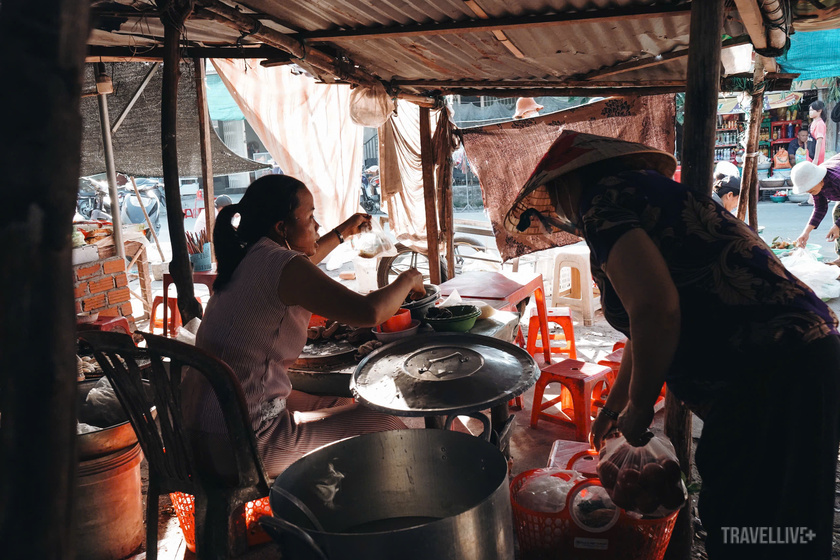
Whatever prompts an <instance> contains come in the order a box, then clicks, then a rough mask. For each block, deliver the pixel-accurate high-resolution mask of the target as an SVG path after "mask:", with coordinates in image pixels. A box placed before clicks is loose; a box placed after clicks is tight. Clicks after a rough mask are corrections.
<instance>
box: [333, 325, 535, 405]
mask: <svg viewBox="0 0 840 560" xmlns="http://www.w3.org/2000/svg"><path fill="white" fill-rule="evenodd" d="M539 372H540V370H539V367H538V366H537V363H536V362H535V361H534V359H533V358H532V357H531V356H530V355H528V353H527V352H525V350H523V349H522V348H520V347H518V346H516V345H514V344H511V343H509V342H505V341H503V340H498V339H495V338H490V337H487V336H480V335H475V334H464V333H436V334H428V335H422V336H414V337H411V338H405V339H402V340H398V341H395V342H392V343H390V344H386V345H385V346H383V347H381V348H379V349H378V350H375V351H374V352H372V353H370V354H369V355H368V356H367V357H366V358H364V359H363V360H362V361H361V363H360V364H359V366H358V367H357V368H356V371H355V373H354V374H353V379H352V381H351V382H350V389H351V390H352V391H353V395H354V396H355V397H356V398H357V399H359V400H360V401H361V402H363V403H364V404H365V405H367V406H369V407H370V408H373V409H375V410H380V411H382V412H388V413H390V414H396V415H398V416H434V415H445V414H461V413H466V412H472V411H475V410H484V409H487V408H491V407H493V406H496V405H497V404H501V403H504V402H507V401H509V400H510V399H512V398H513V397H515V396H516V395H519V394H521V393H523V392H524V391H526V390H527V389H528V388H529V387H531V386H532V385H533V384H534V383H535V382H536V380H537V376H538V375H539Z"/></svg>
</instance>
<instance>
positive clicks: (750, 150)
mask: <svg viewBox="0 0 840 560" xmlns="http://www.w3.org/2000/svg"><path fill="white" fill-rule="evenodd" d="M764 85H765V84H764V57H763V56H761V55H760V54H756V55H755V70H754V72H753V90H752V100H751V103H752V105H750V122H749V123H748V125H747V147H746V152H745V155H744V172H743V173H742V174H741V194H740V195H738V219H739V220H743V219H744V217H745V215H746V214H747V213H749V224H750V227H751V228H752V229H753V230H754V231H758V215H757V210H758V175H757V172H756V170H757V164H758V139H759V135H760V131H761V118H762V114H763V113H764Z"/></svg>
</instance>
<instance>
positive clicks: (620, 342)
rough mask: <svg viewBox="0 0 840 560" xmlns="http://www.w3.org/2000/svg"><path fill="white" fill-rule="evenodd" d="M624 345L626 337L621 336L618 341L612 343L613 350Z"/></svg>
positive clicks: (625, 344)
mask: <svg viewBox="0 0 840 560" xmlns="http://www.w3.org/2000/svg"><path fill="white" fill-rule="evenodd" d="M625 346H627V339H626V338H622V339H621V340H619V341H618V342H616V343H615V344H613V352H615V351H616V350H620V349H622V348H624V347H625Z"/></svg>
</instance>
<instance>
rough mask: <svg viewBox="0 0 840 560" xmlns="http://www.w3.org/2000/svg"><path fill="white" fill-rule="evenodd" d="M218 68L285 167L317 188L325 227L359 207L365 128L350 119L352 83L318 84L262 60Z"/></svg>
mask: <svg viewBox="0 0 840 560" xmlns="http://www.w3.org/2000/svg"><path fill="white" fill-rule="evenodd" d="M213 66H214V67H215V68H216V71H217V72H218V73H219V76H220V77H221V79H222V81H223V82H224V84H225V86H227V88H228V91H229V92H230V94H231V96H232V97H233V99H234V100H236V104H237V105H239V108H240V110H241V111H242V113H243V114H244V115H245V118H246V119H247V120H248V123H249V124H250V125H251V126H252V127H253V129H254V131H255V132H256V133H257V136H259V138H260V140H261V141H262V143H263V144H264V145H265V147H266V148H267V149H268V152H269V153H270V154H271V157H272V158H274V161H275V162H277V164H278V165H279V166H280V169H282V170H283V172H284V173H285V174H287V175H291V176H293V177H295V178H297V179H300V180H301V181H303V182H304V183H305V184H306V186H307V187H309V190H311V191H312V195H313V196H314V198H315V218H316V219H317V220H318V222H319V223H320V224H321V225H322V227H323V228H325V229H327V230H328V229H329V228H332V227H333V226H336V225H338V224H339V223H340V222H341V221H343V220H345V219H346V218H348V217H350V216H351V215H352V214H354V213H355V212H359V211H360V208H359V196H360V194H361V190H360V189H361V173H362V133H363V128H362V127H360V126H356V125H355V124H354V123H353V121H352V120H351V119H350V106H349V99H350V87H349V86H346V85H324V84H316V83H315V81H314V80H312V79H310V78H307V77H304V76H301V75H295V74H293V73H292V71H291V69H290V68H288V67H285V66H280V67H273V68H265V67H263V66H260V64H259V61H257V60H231V59H213Z"/></svg>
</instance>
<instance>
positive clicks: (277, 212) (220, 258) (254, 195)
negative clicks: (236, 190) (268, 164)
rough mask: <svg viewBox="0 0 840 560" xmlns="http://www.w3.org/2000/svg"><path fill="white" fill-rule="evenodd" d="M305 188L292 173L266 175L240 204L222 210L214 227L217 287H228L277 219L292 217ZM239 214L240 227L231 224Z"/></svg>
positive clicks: (253, 185) (258, 180)
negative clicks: (252, 250)
mask: <svg viewBox="0 0 840 560" xmlns="http://www.w3.org/2000/svg"><path fill="white" fill-rule="evenodd" d="M305 188H306V185H304V184H303V183H302V182H300V181H298V180H297V179H295V178H294V177H290V176H289V175H265V176H263V177H260V178H259V179H257V180H256V181H254V182H253V183H251V185H250V186H249V187H248V190H246V191H245V194H244V195H243V196H242V200H240V201H239V203H238V204H231V205H230V206H225V207H224V208H222V209H221V210H220V211H219V215H218V216H217V217H216V227H215V228H213V243H214V244H215V248H216V261H217V267H218V276H216V281H215V282H213V289H214V290H216V291H220V290H223V289H224V288H225V286H227V284H228V282H230V279H231V276H233V271H234V270H236V267H237V266H239V263H240V262H242V259H243V258H245V254H246V253H247V252H248V249H249V248H250V247H251V246H252V245H253V244H254V243H256V242H257V241H259V240H260V239H262V238H263V237H266V236H268V235H269V234H270V233H271V230H272V228H273V227H274V225H275V224H276V223H277V222H282V221H286V220H289V218H290V217H291V216H292V215H293V214H294V211H295V210H296V209H297V207H298V204H299V197H298V193H299V192H300V191H301V189H305ZM236 214H239V216H240V221H239V227H238V228H234V227H233V224H232V223H231V220H233V217H234V216H235V215H236Z"/></svg>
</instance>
